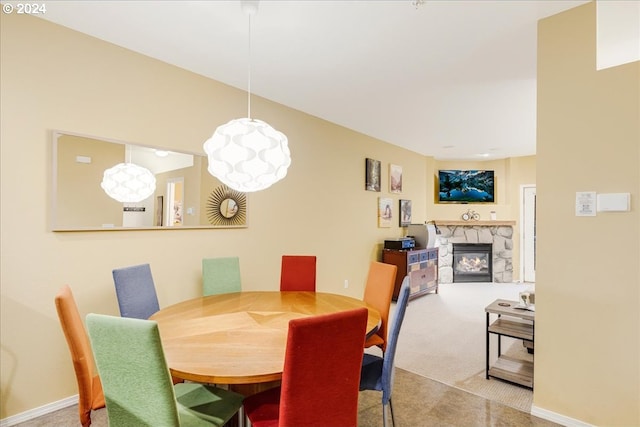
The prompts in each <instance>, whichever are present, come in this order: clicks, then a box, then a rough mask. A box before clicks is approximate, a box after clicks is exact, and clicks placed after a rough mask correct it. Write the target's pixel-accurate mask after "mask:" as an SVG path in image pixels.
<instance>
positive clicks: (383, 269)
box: [363, 262, 398, 352]
mask: <svg viewBox="0 0 640 427" xmlns="http://www.w3.org/2000/svg"><path fill="white" fill-rule="evenodd" d="M397 273H398V267H396V266H395V265H394V264H385V263H383V262H372V263H371V264H370V265H369V274H368V276H367V283H366V285H365V288H364V298H363V300H364V302H366V303H367V304H369V305H371V306H373V308H375V309H376V310H378V311H379V312H380V328H379V329H378V330H377V331H376V333H375V334H373V335H371V336H370V337H369V338H368V339H367V341H366V342H365V344H364V346H365V347H367V348H368V347H373V346H378V347H380V349H382V351H383V352H384V351H385V350H386V349H387V324H388V323H389V309H390V307H391V298H392V296H393V288H394V285H395V283H396V274H397Z"/></svg>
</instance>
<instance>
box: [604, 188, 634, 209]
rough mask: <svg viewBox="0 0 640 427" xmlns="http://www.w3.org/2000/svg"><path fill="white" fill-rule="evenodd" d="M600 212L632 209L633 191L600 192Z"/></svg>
mask: <svg viewBox="0 0 640 427" xmlns="http://www.w3.org/2000/svg"><path fill="white" fill-rule="evenodd" d="M597 199H598V202H597V204H598V212H627V211H629V210H630V209H631V193H602V194H598V196H597Z"/></svg>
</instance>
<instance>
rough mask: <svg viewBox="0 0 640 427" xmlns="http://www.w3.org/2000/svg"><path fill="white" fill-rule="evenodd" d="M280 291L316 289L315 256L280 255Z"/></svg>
mask: <svg viewBox="0 0 640 427" xmlns="http://www.w3.org/2000/svg"><path fill="white" fill-rule="evenodd" d="M280 290H281V291H310V292H315V291H316V257H315V256H313V255H282V267H281V270H280Z"/></svg>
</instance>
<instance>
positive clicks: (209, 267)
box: [202, 256, 242, 296]
mask: <svg viewBox="0 0 640 427" xmlns="http://www.w3.org/2000/svg"><path fill="white" fill-rule="evenodd" d="M241 290H242V284H241V282H240V259H239V258H238V257H237V256H235V257H224V258H203V259H202V295H204V296H208V295H218V294H228V293H231V292H240V291H241Z"/></svg>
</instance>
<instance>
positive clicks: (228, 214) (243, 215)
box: [207, 185, 247, 226]
mask: <svg viewBox="0 0 640 427" xmlns="http://www.w3.org/2000/svg"><path fill="white" fill-rule="evenodd" d="M207 218H208V219H209V223H211V224H212V225H221V226H242V225H246V224H247V195H246V194H245V193H241V192H240V191H236V190H233V189H232V188H229V187H227V186H226V185H221V186H219V187H216V188H215V189H214V190H213V191H212V192H211V194H210V195H209V198H208V199H207Z"/></svg>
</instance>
